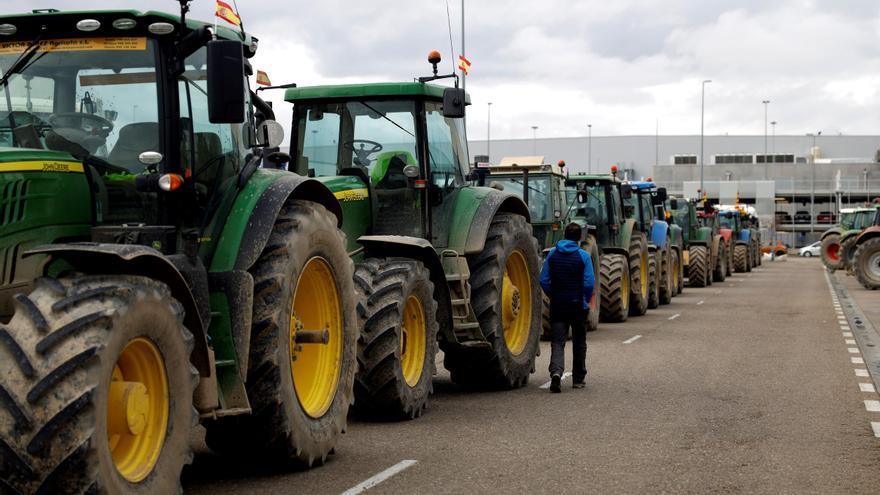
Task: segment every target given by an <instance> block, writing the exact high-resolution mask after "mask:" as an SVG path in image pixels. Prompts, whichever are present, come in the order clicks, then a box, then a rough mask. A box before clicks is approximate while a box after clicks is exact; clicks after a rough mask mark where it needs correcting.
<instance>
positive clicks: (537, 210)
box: [491, 175, 554, 222]
mask: <svg viewBox="0 0 880 495" xmlns="http://www.w3.org/2000/svg"><path fill="white" fill-rule="evenodd" d="M491 182H493V183H495V184H497V185H500V186H503V187H504V192H510V193H513V194H515V195H516V196H519V197H520V198H523V197H525V194H524V188H525V183H524V182H523V178H522V176H517V177H509V176H507V177H505V176H500V177H496V176H494V175H493V176H491ZM529 211H530V212H531V214H532V221H533V222H552V221H553V220H554V217H553V201H552V198H551V197H550V176H549V175H545V176H543V177H542V176H531V175H530V176H529Z"/></svg>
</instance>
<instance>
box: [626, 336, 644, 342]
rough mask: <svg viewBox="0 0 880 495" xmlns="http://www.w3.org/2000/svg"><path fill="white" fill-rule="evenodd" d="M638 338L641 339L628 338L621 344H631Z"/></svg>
mask: <svg viewBox="0 0 880 495" xmlns="http://www.w3.org/2000/svg"><path fill="white" fill-rule="evenodd" d="M640 338H642V336H641V335H636V336H635V337H630V338H628V339H626V340H624V341H623V343H624V344H632V343H633V342H635V341H637V340H639V339H640Z"/></svg>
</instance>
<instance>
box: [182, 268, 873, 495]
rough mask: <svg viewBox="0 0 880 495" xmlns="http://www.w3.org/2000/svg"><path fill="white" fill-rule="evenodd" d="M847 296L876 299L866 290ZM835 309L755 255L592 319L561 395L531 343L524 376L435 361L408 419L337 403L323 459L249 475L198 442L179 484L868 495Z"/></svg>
mask: <svg viewBox="0 0 880 495" xmlns="http://www.w3.org/2000/svg"><path fill="white" fill-rule="evenodd" d="M871 296H873V297H871ZM860 297H861V298H862V301H863V302H862V304H863V305H864V304H866V303H865V302H864V301H867V303H870V302H871V301H872V300H873V302H874V304H875V305H876V306H880V305H877V304H876V303H877V302H880V292H875V293H871V294H870V295H868V296H865V295H864V294H861V295H860ZM866 297H867V299H865V298H866ZM676 315H678V316H676ZM878 323H880V322H878ZM841 324H842V323H841V321H839V320H838V318H837V314H836V310H835V307H834V306H833V298H832V295H831V286H830V285H829V282H828V280H827V279H826V276H825V274H824V272H823V270H822V269H821V267H820V263H819V262H818V260H816V259H812V260H811V259H789V260H786V261H783V262H775V263H769V262H765V263H764V264H763V266H762V267H759V268H758V269H757V270H756V271H753V272H752V273H751V274H735V275H734V276H733V277H732V278H729V279H728V280H727V281H726V282H724V283H720V284H714V285H713V286H711V287H709V288H704V289H689V288H686V289H685V292H684V294H682V295H681V296H679V297H677V298H675V299H673V302H672V304H671V305H668V306H661V308H660V309H658V310H654V311H651V312H649V314H648V315H647V316H644V317H641V318H634V319H630V320H629V321H628V322H626V323H623V324H602V326H601V328H600V329H599V330H598V331H597V332H593V333H591V334H590V335H589V337H588V342H589V352H588V355H589V360H588V367H589V376H588V378H587V382H588V386H587V388H586V389H584V390H573V389H572V388H571V387H570V384H571V382H570V379H569V380H567V381H566V382H565V383H564V385H565V386H564V387H563V393H562V394H550V393H549V392H548V391H547V390H546V389H542V388H540V386H541V385H542V384H544V383H545V382H547V381H548V380H549V374H548V372H547V364H548V360H549V346H548V344H547V343H542V355H541V356H540V357H539V358H538V359H539V361H538V371H537V373H535V374H534V375H533V376H532V379H531V382H530V384H529V385H528V386H527V387H526V388H523V389H520V390H515V391H510V392H497V393H470V392H466V391H462V390H461V389H459V388H458V387H456V386H455V385H454V384H452V383H451V382H450V381H449V377H448V375H447V374H446V373H445V372H443V371H441V373H440V375H438V376H437V377H436V379H435V393H434V396H433V397H432V400H431V402H430V405H429V409H428V410H427V411H426V413H425V415H424V416H423V417H421V418H419V419H417V420H414V421H409V422H400V423H370V422H363V421H358V420H357V419H355V418H353V419H352V421H351V422H350V427H349V431H348V434H347V435H345V436H344V437H343V439H342V441H341V442H340V444H339V446H338V447H337V454H336V455H335V456H334V457H332V458H331V460H330V461H329V462H328V463H327V464H326V465H325V466H323V467H321V468H317V469H314V470H311V471H308V472H293V473H272V472H262V471H260V470H254V469H251V468H242V467H240V466H239V465H238V464H237V462H236V461H235V460H223V459H219V458H216V457H212V456H209V455H201V456H198V457H197V458H196V461H195V463H194V465H193V466H192V467H190V468H188V470H187V471H186V472H185V477H184V488H185V490H186V491H187V493H194V494H211V495H224V494H250V493H261V494H281V493H285V494H288V493H290V494H308V493H322V494H323V493H330V494H332V493H342V492H344V491H345V490H348V489H351V488H352V487H357V486H358V485H359V484H361V483H362V482H364V481H365V480H368V479H369V478H371V477H373V476H374V475H376V474H377V473H381V472H383V471H384V470H386V469H388V468H390V467H392V466H395V465H397V469H401V470H400V471H399V472H397V473H395V474H392V475H390V476H388V477H387V479H384V481H382V482H381V483H379V484H377V485H375V486H374V487H372V488H371V489H370V490H369V492H368V493H371V494H372V493H456V494H457V493H475V492H482V493H550V492H552V493H586V492H591V493H661V492H662V493H774V494H776V493H823V494H824V493H873V494H876V493H880V479H878V474H880V438H876V437H875V433H874V431H873V429H872V424H871V423H872V421H873V422H880V412H871V411H870V410H869V408H871V407H872V405H871V402H870V401H876V400H877V399H878V395H877V393H876V392H875V391H873V387H871V389H868V388H867V386H866V385H862V386H860V385H859V384H860V383H863V384H869V383H870V382H871V378H870V377H860V376H858V374H859V373H860V372H858V371H856V370H858V369H862V368H864V366H863V365H859V364H858V363H857V362H856V361H858V359H856V360H853V358H854V357H856V358H857V357H858V356H860V354H859V353H858V346H853V345H851V344H849V343H848V342H847V340H848V337H847V336H846V335H845V334H844V333H843V332H842V328H841ZM878 328H880V324H878ZM636 336H640V337H638V338H635V337H636ZM625 342H629V343H625ZM853 348H855V351H856V352H855V353H854V352H853ZM567 351H568V352H569V353H570V349H567ZM569 356H570V354H569ZM569 359H570V357H569ZM440 369H441V370H442V367H441V368H440ZM866 401H868V402H866ZM401 461H416V462H415V463H406V464H400V465H398V463H400V462H401Z"/></svg>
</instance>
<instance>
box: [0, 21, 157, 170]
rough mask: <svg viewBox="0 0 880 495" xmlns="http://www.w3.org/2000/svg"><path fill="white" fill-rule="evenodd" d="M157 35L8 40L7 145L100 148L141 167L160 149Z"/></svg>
mask: <svg viewBox="0 0 880 495" xmlns="http://www.w3.org/2000/svg"><path fill="white" fill-rule="evenodd" d="M154 44H155V42H154V41H153V40H149V39H147V38H137V37H129V38H83V39H52V40H44V41H41V42H40V43H39V45H38V46H37V47H36V48H35V51H34V52H33V53H32V54H30V56H29V57H26V58H25V60H26V63H24V64H22V63H21V62H19V63H16V60H18V59H19V57H20V56H21V55H22V53H23V52H24V51H25V49H26V48H27V47H28V45H30V43H28V42H8V43H0V71H2V73H3V74H4V75H5V74H6V72H7V71H9V70H10V69H14V70H13V72H12V73H11V74H9V75H8V78H7V81H6V84H4V85H3V87H2V88H0V92H2V94H0V146H7V147H16V148H31V149H49V150H55V151H64V152H69V153H71V154H85V153H84V152H83V151H85V152H87V153H88V154H92V155H95V156H98V157H100V158H103V159H104V160H105V161H108V162H110V163H111V164H113V165H117V166H119V167H123V168H125V169H127V170H129V171H131V172H133V173H138V172H141V171H142V170H143V169H144V165H142V164H141V163H140V162H139V160H138V155H139V154H140V153H141V152H143V151H148V150H150V151H157V150H158V148H159V129H158V128H159V125H158V98H157V91H156V55H155V46H154ZM16 66H18V67H16Z"/></svg>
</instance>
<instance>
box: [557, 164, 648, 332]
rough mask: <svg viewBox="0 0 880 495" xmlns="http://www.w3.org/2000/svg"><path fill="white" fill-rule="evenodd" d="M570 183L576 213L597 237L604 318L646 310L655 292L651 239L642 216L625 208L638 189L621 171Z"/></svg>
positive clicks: (620, 318) (615, 319) (613, 319)
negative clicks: (626, 182)
mask: <svg viewBox="0 0 880 495" xmlns="http://www.w3.org/2000/svg"><path fill="white" fill-rule="evenodd" d="M612 170H614V171H615V172H616V170H615V169H614V168H612ZM568 185H569V187H571V188H574V189H576V191H577V192H576V198H577V199H576V203H575V204H574V205H573V207H572V208H574V209H575V212H574V214H573V215H572V216H571V218H572V219H573V221H575V222H579V223H582V225H584V226H586V227H588V229H589V231H590V233H591V235H592V236H593V237H594V238H595V240H596V244H597V246H596V247H597V252H598V258H599V262H600V263H599V270H598V272H597V274H598V275H597V277H596V280H597V284H599V288H600V290H599V307H600V317H601V319H602V321H607V322H621V321H625V320H626V319H627V318H628V317H629V316H630V315H642V314H645V311H647V307H648V295H649V291H648V289H649V285H648V281H649V280H648V273H649V271H648V263H649V255H648V240H647V236H645V234H644V233H642V232H640V231H639V230H638V227H637V225H636V220H635V219H632V218H627V217H626V216H625V214H624V210H625V207H624V202H623V201H624V198H628V197H630V196H632V189H631V188H630V187H625V186H624V185H623V183H622V182H621V181H620V180H619V179H618V178H617V177H616V174H615V173H611V174H591V175H572V176H569V178H568ZM594 294H595V292H594ZM634 308H635V309H634Z"/></svg>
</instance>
